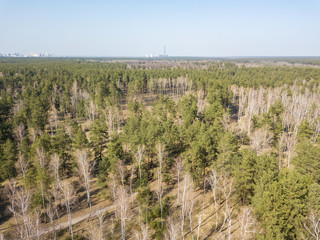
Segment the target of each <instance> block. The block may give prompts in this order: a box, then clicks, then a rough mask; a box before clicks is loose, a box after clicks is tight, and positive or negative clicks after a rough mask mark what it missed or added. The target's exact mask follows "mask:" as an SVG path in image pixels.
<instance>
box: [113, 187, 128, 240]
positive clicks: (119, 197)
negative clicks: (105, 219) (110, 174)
mask: <svg viewBox="0 0 320 240" xmlns="http://www.w3.org/2000/svg"><path fill="white" fill-rule="evenodd" d="M115 200H116V203H115V212H116V217H117V218H118V219H119V220H120V225H121V238H122V240H125V239H126V221H128V220H129V219H130V218H131V212H130V210H131V209H130V196H129V194H128V193H127V190H126V188H125V187H124V186H122V185H120V186H118V187H117V189H116V199H115Z"/></svg>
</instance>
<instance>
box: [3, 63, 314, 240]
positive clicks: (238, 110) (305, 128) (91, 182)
mask: <svg viewBox="0 0 320 240" xmlns="http://www.w3.org/2000/svg"><path fill="white" fill-rule="evenodd" d="M248 61H249V60H248V59H244V61H242V63H243V64H241V59H240V60H237V61H228V60H205V59H180V60H179V59H172V60H161V59H160V60H152V61H151V60H145V59H137V60H125V59H124V60H121V59H118V60H110V59H86V58H48V59H45V58H43V59H33V58H29V59H28V58H19V59H18V58H16V59H15V58H0V129H1V131H0V239H26V240H33V239H54V240H55V239H64V240H67V239H72V240H74V239H75V240H76V239H78V240H80V239H84V240H85V239H92V240H103V239H122V240H125V239H136V240H148V239H166V240H178V239H192V240H202V239H203V240H205V239H228V240H230V239H242V240H244V239H319V238H320V201H319V199H320V67H319V65H318V63H319V60H318V59H316V60H314V59H301V61H299V59H293V60H290V61H288V62H287V63H288V64H265V65H264V64H263V61H265V59H264V60H263V61H262V64H258V65H252V66H251V65H248V64H247V63H248ZM257 61H258V60H257V59H255V60H254V62H257ZM281 61H282V62H285V61H286V59H282V60H281ZM249 62H250V61H249ZM292 63H294V64H292ZM296 63H301V64H300V65H299V64H296Z"/></svg>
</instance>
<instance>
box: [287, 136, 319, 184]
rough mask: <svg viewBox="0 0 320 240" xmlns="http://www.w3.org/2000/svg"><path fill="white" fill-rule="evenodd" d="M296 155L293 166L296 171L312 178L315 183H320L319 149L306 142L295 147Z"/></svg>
mask: <svg viewBox="0 0 320 240" xmlns="http://www.w3.org/2000/svg"><path fill="white" fill-rule="evenodd" d="M296 153H297V156H296V157H294V159H293V164H294V166H295V168H296V169H297V171H298V172H299V173H301V174H303V175H308V176H312V178H313V179H314V180H315V181H316V182H317V183H320V147H318V146H316V145H315V144H313V143H311V141H308V140H307V141H304V142H302V143H300V144H298V145H297V146H296Z"/></svg>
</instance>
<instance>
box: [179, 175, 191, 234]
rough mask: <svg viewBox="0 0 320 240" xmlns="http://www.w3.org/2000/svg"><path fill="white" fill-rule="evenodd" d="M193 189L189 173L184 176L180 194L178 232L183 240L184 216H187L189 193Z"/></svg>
mask: <svg viewBox="0 0 320 240" xmlns="http://www.w3.org/2000/svg"><path fill="white" fill-rule="evenodd" d="M192 188H193V182H192V178H191V176H190V174H189V173H186V174H185V176H184V186H183V192H182V205H181V224H180V231H181V235H182V238H183V239H184V231H183V230H184V223H185V216H187V214H188V209H189V206H188V204H190V203H191V202H190V201H188V199H189V196H190V192H191V191H192Z"/></svg>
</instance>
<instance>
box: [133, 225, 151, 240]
mask: <svg viewBox="0 0 320 240" xmlns="http://www.w3.org/2000/svg"><path fill="white" fill-rule="evenodd" d="M135 236H136V239H137V240H149V239H150V232H149V227H148V224H143V223H140V231H136V232H135Z"/></svg>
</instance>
